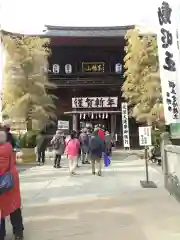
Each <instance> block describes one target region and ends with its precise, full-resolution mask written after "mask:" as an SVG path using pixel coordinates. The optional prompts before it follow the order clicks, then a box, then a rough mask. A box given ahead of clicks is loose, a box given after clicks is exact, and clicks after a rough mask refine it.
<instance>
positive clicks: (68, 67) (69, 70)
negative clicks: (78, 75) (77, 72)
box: [65, 64, 72, 74]
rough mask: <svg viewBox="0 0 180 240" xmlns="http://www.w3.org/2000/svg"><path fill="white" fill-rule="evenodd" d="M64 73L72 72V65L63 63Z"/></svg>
mask: <svg viewBox="0 0 180 240" xmlns="http://www.w3.org/2000/svg"><path fill="white" fill-rule="evenodd" d="M65 73H66V74H70V73H72V65H71V64H66V65H65Z"/></svg>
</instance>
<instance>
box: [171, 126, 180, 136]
mask: <svg viewBox="0 0 180 240" xmlns="http://www.w3.org/2000/svg"><path fill="white" fill-rule="evenodd" d="M170 134H171V138H172V139H180V123H171V124H170Z"/></svg>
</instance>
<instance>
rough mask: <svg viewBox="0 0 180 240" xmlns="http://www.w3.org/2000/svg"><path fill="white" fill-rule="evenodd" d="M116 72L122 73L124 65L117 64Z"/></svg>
mask: <svg viewBox="0 0 180 240" xmlns="http://www.w3.org/2000/svg"><path fill="white" fill-rule="evenodd" d="M115 72H116V73H122V64H121V63H116V65H115Z"/></svg>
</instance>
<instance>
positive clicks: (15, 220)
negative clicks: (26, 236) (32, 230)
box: [0, 208, 24, 240]
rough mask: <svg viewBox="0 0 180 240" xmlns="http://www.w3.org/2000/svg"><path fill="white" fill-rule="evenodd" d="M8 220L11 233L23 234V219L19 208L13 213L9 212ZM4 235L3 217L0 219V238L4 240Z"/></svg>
mask: <svg viewBox="0 0 180 240" xmlns="http://www.w3.org/2000/svg"><path fill="white" fill-rule="evenodd" d="M10 220H11V224H12V227H13V234H14V235H15V236H22V235H23V230H24V227H23V220H22V214H21V209H20V208H19V209H17V210H15V211H14V212H13V213H11V214H10ZM5 236H6V226H5V219H1V220H0V239H1V240H4V238H5Z"/></svg>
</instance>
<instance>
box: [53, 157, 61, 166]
mask: <svg viewBox="0 0 180 240" xmlns="http://www.w3.org/2000/svg"><path fill="white" fill-rule="evenodd" d="M60 162H61V155H60V154H56V155H55V159H54V166H60Z"/></svg>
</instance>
